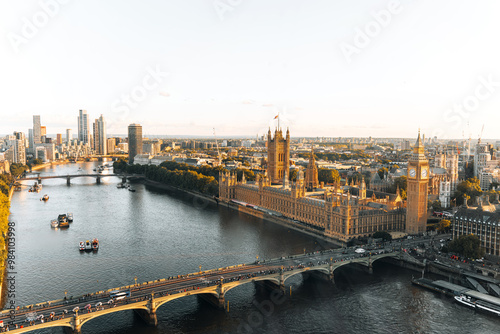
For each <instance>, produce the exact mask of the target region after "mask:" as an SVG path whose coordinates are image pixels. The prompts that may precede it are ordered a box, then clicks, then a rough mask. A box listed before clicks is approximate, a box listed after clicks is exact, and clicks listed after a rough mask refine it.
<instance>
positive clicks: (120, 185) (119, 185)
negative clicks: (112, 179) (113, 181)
mask: <svg viewBox="0 0 500 334" xmlns="http://www.w3.org/2000/svg"><path fill="white" fill-rule="evenodd" d="M116 187H117V188H119V189H121V188H127V186H126V185H125V183H118V184H117V185H116Z"/></svg>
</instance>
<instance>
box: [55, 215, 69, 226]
mask: <svg viewBox="0 0 500 334" xmlns="http://www.w3.org/2000/svg"><path fill="white" fill-rule="evenodd" d="M57 222H58V223H59V227H69V222H68V217H67V216H66V214H65V213H62V214H60V215H59V216H58V217H57Z"/></svg>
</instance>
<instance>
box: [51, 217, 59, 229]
mask: <svg viewBox="0 0 500 334" xmlns="http://www.w3.org/2000/svg"><path fill="white" fill-rule="evenodd" d="M50 227H53V228H56V227H59V222H58V221H57V219H53V220H51V221H50Z"/></svg>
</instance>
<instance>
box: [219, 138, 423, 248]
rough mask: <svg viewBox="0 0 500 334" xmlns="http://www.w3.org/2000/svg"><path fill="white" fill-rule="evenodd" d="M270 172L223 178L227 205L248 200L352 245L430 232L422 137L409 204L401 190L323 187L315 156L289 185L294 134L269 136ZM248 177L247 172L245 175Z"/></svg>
mask: <svg viewBox="0 0 500 334" xmlns="http://www.w3.org/2000/svg"><path fill="white" fill-rule="evenodd" d="M267 149H268V155H267V156H268V158H267V170H266V172H265V174H259V175H257V179H256V181H253V182H247V181H246V180H245V177H244V176H243V178H242V180H240V181H238V180H237V178H236V173H235V172H228V171H226V172H223V173H221V174H220V176H219V197H220V200H222V201H224V202H230V201H231V200H233V201H237V202H244V203H247V204H249V205H250V206H252V207H255V208H257V209H264V210H272V211H271V212H277V213H279V214H280V215H282V216H284V217H286V218H289V219H292V220H296V221H300V222H301V223H303V224H306V225H308V226H310V227H311V228H313V229H314V230H315V231H318V232H319V233H321V234H323V235H324V236H325V237H327V238H331V239H334V240H337V241H339V242H342V243H347V242H348V241H349V240H352V239H354V238H358V237H367V236H370V235H371V234H373V233H374V232H377V231H387V232H406V233H408V234H419V233H422V232H425V228H426V213H427V212H426V211H427V185H428V172H429V164H428V161H427V160H426V158H425V155H424V146H423V144H422V142H421V140H420V134H419V136H418V139H417V142H416V145H415V147H414V149H413V154H412V156H411V157H410V160H409V162H408V171H409V175H408V190H407V196H408V200H407V201H406V203H405V202H404V201H403V200H402V198H401V196H400V194H399V192H397V193H396V194H389V193H383V192H376V191H372V190H368V189H367V188H366V184H365V182H364V180H363V181H362V182H360V184H358V185H350V186H349V185H345V186H341V185H340V183H336V184H334V185H333V186H324V185H323V184H319V182H318V170H317V167H316V163H315V160H314V154H313V152H311V157H310V160H309V164H308V166H307V168H306V169H305V173H304V171H302V170H299V172H298V174H297V179H296V181H294V182H291V181H289V168H290V162H289V159H290V132H289V130H287V131H286V135H285V136H283V132H282V130H281V129H280V128H276V130H275V132H274V136H272V133H271V130H270V129H269V132H268V136H267ZM243 175H244V174H243Z"/></svg>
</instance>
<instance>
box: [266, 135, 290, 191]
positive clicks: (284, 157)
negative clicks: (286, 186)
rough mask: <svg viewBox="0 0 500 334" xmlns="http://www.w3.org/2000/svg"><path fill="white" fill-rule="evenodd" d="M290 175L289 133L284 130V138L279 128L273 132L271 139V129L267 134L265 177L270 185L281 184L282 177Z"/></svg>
mask: <svg viewBox="0 0 500 334" xmlns="http://www.w3.org/2000/svg"><path fill="white" fill-rule="evenodd" d="M285 173H286V174H288V175H289V174H290V131H289V130H288V129H287V130H286V138H283V133H282V131H281V129H280V128H276V130H275V131H274V138H271V129H269V132H268V134H267V175H268V176H269V179H270V180H271V183H274V184H278V183H279V184H281V183H282V181H283V177H284V176H285Z"/></svg>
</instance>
